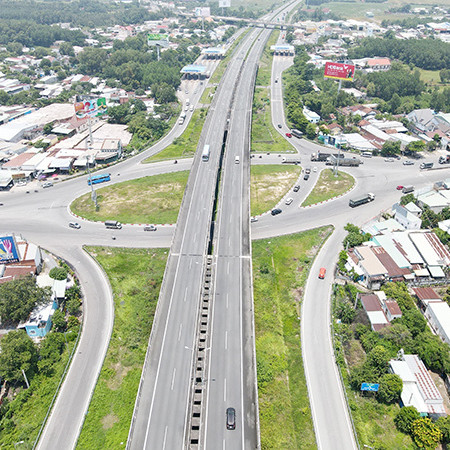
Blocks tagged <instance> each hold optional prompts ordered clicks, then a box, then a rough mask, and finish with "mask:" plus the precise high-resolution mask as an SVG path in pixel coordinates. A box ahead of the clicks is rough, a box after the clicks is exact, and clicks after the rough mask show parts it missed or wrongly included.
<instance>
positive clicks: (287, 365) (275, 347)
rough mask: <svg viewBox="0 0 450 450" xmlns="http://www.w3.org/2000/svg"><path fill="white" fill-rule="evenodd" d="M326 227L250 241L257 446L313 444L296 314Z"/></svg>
mask: <svg viewBox="0 0 450 450" xmlns="http://www.w3.org/2000/svg"><path fill="white" fill-rule="evenodd" d="M330 230H331V227H323V228H318V229H315V230H309V231H306V232H304V233H299V234H294V235H288V236H281V237H276V238H270V239H264V240H258V241H254V242H253V244H252V252H253V287H254V302H255V339H256V360H257V370H258V395H259V415H260V422H261V448H264V449H282V448H283V449H294V448H308V449H314V448H316V442H315V435H314V429H313V423H312V418H311V411H310V406H309V399H308V393H307V388H306V380H305V375H304V371H303V361H302V353H301V342H300V329H299V321H298V317H299V315H300V304H301V300H302V294H303V287H304V284H305V282H306V278H307V275H308V267H309V265H310V263H311V261H312V260H313V258H314V256H315V254H316V253H317V250H318V249H319V248H320V246H321V245H322V243H323V242H324V240H325V239H326V238H327V237H328V235H329V233H330Z"/></svg>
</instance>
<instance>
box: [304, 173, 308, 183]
mask: <svg viewBox="0 0 450 450" xmlns="http://www.w3.org/2000/svg"><path fill="white" fill-rule="evenodd" d="M303 179H304V180H305V181H308V180H309V173H305V176H304V177H303Z"/></svg>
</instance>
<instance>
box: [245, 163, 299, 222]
mask: <svg viewBox="0 0 450 450" xmlns="http://www.w3.org/2000/svg"><path fill="white" fill-rule="evenodd" d="M300 172H301V167H300V166H291V165H289V166H287V165H284V166H280V165H276V164H267V165H266V164H264V165H262V164H261V165H252V166H251V168H250V210H251V215H252V216H256V215H258V214H262V213H264V212H266V211H269V210H270V209H272V208H273V207H274V206H275V205H276V204H277V203H278V202H279V201H280V200H281V199H282V198H283V197H284V195H286V192H287V191H288V190H289V189H291V187H292V186H293V185H294V183H295V182H296V180H297V179H298V177H299V175H300Z"/></svg>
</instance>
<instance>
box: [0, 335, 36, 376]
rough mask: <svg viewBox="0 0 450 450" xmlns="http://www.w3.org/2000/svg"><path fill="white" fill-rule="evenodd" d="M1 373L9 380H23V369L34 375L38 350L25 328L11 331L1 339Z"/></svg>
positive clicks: (29, 374)
mask: <svg viewBox="0 0 450 450" xmlns="http://www.w3.org/2000/svg"><path fill="white" fill-rule="evenodd" d="M1 350H2V351H1V353H0V375H1V376H2V378H5V379H6V380H7V381H20V382H23V381H24V378H23V374H22V370H24V371H25V373H26V374H27V376H29V377H32V376H33V374H34V373H35V371H36V367H37V361H38V352H37V349H36V347H35V345H34V343H33V341H32V340H31V338H30V337H29V336H28V335H27V333H25V331H23V330H16V331H10V332H9V333H8V334H6V335H5V336H4V337H3V338H2V340H1Z"/></svg>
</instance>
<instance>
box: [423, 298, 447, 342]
mask: <svg viewBox="0 0 450 450" xmlns="http://www.w3.org/2000/svg"><path fill="white" fill-rule="evenodd" d="M425 317H426V318H427V320H428V323H429V324H430V326H431V328H432V329H433V331H434V332H435V333H436V334H437V335H438V336H440V337H441V339H442V340H443V341H444V342H446V343H447V344H450V306H448V303H446V302H443V301H441V302H429V303H428V305H427V307H426V309H425Z"/></svg>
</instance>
